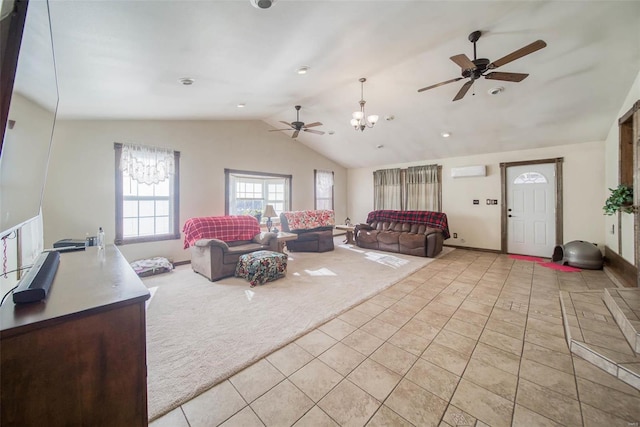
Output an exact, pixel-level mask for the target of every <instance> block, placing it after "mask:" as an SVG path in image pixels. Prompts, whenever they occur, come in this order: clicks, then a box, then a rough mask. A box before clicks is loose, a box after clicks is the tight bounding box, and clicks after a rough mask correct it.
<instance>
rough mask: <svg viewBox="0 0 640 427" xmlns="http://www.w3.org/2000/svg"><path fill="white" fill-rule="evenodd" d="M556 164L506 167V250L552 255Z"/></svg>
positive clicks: (554, 230) (544, 255)
mask: <svg viewBox="0 0 640 427" xmlns="http://www.w3.org/2000/svg"><path fill="white" fill-rule="evenodd" d="M555 200H556V177H555V164H553V163H541V164H532V165H524V166H509V167H508V168H507V224H508V226H507V234H508V236H507V252H509V253H512V254H521V255H531V256H539V257H544V258H551V256H552V255H553V248H554V247H555V244H556V242H555V238H556V217H555V216H556V212H555Z"/></svg>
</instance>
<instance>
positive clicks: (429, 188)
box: [406, 165, 441, 212]
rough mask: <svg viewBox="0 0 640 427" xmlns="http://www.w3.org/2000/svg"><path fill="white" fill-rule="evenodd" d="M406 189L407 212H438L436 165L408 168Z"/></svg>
mask: <svg viewBox="0 0 640 427" xmlns="http://www.w3.org/2000/svg"><path fill="white" fill-rule="evenodd" d="M406 188H407V203H406V206H407V210H409V211H412V210H413V211H435V212H440V210H441V206H440V180H439V174H438V165H425V166H413V167H409V168H408V169H407V183H406Z"/></svg>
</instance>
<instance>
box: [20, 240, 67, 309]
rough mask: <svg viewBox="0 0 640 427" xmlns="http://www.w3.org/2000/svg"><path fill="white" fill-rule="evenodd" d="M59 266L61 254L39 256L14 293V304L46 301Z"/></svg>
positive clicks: (47, 253) (52, 252)
mask: <svg viewBox="0 0 640 427" xmlns="http://www.w3.org/2000/svg"><path fill="white" fill-rule="evenodd" d="M59 264H60V253H59V252H57V251H51V252H42V253H41V254H40V255H38V257H37V258H36V260H35V261H34V263H33V265H32V266H31V269H29V271H28V272H27V274H26V275H25V276H24V277H23V278H22V280H20V283H18V287H17V288H16V290H15V291H14V292H13V302H14V303H16V304H24V303H29V302H36V301H42V300H43V299H45V298H46V297H47V293H48V292H49V288H50V287H51V282H53V278H54V277H55V275H56V271H58V265H59Z"/></svg>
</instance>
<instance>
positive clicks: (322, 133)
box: [303, 129, 324, 135]
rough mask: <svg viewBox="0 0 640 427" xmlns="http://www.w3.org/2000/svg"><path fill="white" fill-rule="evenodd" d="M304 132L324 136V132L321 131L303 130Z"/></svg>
mask: <svg viewBox="0 0 640 427" xmlns="http://www.w3.org/2000/svg"><path fill="white" fill-rule="evenodd" d="M303 131H305V132H310V133H315V134H318V135H324V132H323V131H321V130H315V129H303Z"/></svg>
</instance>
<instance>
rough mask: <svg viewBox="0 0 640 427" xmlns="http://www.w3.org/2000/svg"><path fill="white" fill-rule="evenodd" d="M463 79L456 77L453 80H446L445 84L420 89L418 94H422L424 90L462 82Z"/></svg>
mask: <svg viewBox="0 0 640 427" xmlns="http://www.w3.org/2000/svg"><path fill="white" fill-rule="evenodd" d="M463 78H464V77H456V78H455V79H451V80H447V81H446V82H442V83H437V84H435V85H431V86H427V87H423V88H422V89H418V92H424V91H425V90H429V89H433V88H436V87H438V86H442V85H446V84H449V83H453V82H457V81H458V80H462V79H463Z"/></svg>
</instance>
